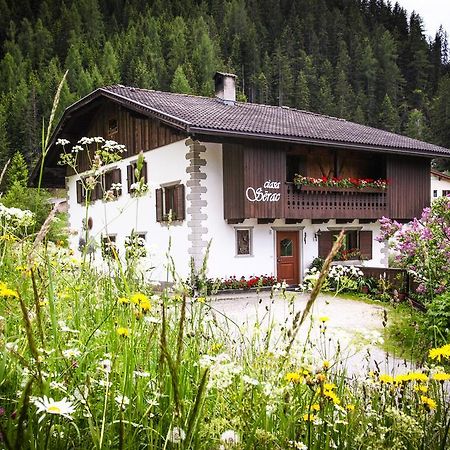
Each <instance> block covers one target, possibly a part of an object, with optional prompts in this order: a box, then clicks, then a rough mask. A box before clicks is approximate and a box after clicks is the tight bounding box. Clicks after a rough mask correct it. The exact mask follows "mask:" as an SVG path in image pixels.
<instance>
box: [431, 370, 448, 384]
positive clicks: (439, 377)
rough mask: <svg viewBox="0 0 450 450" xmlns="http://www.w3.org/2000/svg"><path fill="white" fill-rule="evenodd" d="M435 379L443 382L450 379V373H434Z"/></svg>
mask: <svg viewBox="0 0 450 450" xmlns="http://www.w3.org/2000/svg"><path fill="white" fill-rule="evenodd" d="M433 380H436V381H442V382H443V381H447V380H450V373H445V372H439V373H435V374H434V375H433Z"/></svg>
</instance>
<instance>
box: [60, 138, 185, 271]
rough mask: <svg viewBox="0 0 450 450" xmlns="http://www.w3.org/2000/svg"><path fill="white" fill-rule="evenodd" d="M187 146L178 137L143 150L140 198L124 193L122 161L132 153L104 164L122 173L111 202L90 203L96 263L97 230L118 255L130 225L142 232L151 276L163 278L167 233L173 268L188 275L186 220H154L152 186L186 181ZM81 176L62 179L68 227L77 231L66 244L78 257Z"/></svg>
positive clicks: (124, 163) (99, 259)
mask: <svg viewBox="0 0 450 450" xmlns="http://www.w3.org/2000/svg"><path fill="white" fill-rule="evenodd" d="M185 153H186V146H185V142H184V140H183V141H178V142H175V143H173V144H170V145H166V146H164V147H160V148H157V149H155V150H151V151H148V152H146V153H145V154H144V157H145V160H146V162H147V170H148V183H149V186H150V189H149V192H148V193H147V194H146V195H144V196H143V197H139V198H136V197H133V196H131V195H130V194H129V193H128V192H127V178H126V177H127V166H128V164H129V163H130V162H131V161H135V160H136V159H137V157H136V156H133V157H130V158H126V159H123V160H121V161H119V162H117V163H114V164H110V165H108V166H105V168H106V169H108V168H113V167H119V168H120V169H121V177H122V195H121V196H120V197H119V198H118V199H117V200H114V201H111V202H104V201H102V200H96V201H95V202H94V203H93V204H92V205H90V206H89V210H88V216H89V217H92V219H93V228H92V231H91V233H90V234H91V236H92V237H93V238H94V239H95V241H96V243H97V250H96V252H95V262H96V264H98V265H102V264H103V260H102V256H101V251H100V242H101V235H102V234H115V235H116V244H117V248H118V250H119V255H120V257H121V258H123V257H124V255H125V249H124V243H125V238H126V237H127V236H129V235H130V234H131V231H132V230H133V229H134V230H135V231H136V232H145V233H146V248H147V250H148V253H149V258H148V260H147V261H145V262H144V264H143V265H144V266H146V267H151V266H154V267H155V268H154V269H152V271H151V273H150V278H151V279H155V280H165V279H166V270H165V267H166V256H165V255H166V252H167V249H168V246H169V237H171V239H172V242H173V245H172V249H171V255H172V256H173V259H174V261H175V265H176V269H177V271H178V272H180V275H181V276H183V277H185V276H187V274H188V273H189V272H188V267H189V264H188V263H189V260H188V257H187V253H188V252H187V249H188V240H187V235H188V230H187V224H186V222H187V221H186V220H184V221H183V222H181V223H177V222H174V223H173V224H172V225H171V226H170V227H167V226H166V225H164V224H160V223H158V222H156V207H155V189H156V188H158V187H160V185H161V184H164V183H170V182H173V181H177V180H180V181H181V183H183V184H185V183H186V179H187V174H186V164H187V163H186V158H185ZM79 178H80V176H71V177H69V178H68V180H67V185H68V195H69V205H70V207H69V222H70V228H71V229H72V230H74V231H76V232H77V234H75V235H73V236H71V242H70V243H71V248H73V249H74V250H75V252H76V253H77V254H78V256H79V252H78V241H79V238H80V233H81V227H82V220H83V218H84V217H85V216H86V208H85V207H84V206H83V205H80V204H78V203H77V195H76V180H77V179H79Z"/></svg>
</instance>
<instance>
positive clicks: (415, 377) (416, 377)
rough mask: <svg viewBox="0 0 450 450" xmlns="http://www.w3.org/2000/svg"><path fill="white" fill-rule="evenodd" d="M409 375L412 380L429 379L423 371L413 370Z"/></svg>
mask: <svg viewBox="0 0 450 450" xmlns="http://www.w3.org/2000/svg"><path fill="white" fill-rule="evenodd" d="M408 377H409V379H410V380H411V381H428V377H427V376H426V375H425V374H424V373H422V372H411V373H409V374H408Z"/></svg>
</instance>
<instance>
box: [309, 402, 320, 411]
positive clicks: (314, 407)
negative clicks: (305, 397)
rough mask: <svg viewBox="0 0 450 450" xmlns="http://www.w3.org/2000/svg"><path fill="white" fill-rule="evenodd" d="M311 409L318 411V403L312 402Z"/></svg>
mask: <svg viewBox="0 0 450 450" xmlns="http://www.w3.org/2000/svg"><path fill="white" fill-rule="evenodd" d="M311 411H320V405H319V404H318V403H314V404H312V405H311Z"/></svg>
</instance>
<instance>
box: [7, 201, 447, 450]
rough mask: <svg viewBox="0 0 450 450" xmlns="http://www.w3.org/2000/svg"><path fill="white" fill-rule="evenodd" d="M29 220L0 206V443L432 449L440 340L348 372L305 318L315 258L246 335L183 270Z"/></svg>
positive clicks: (442, 438)
mask: <svg viewBox="0 0 450 450" xmlns="http://www.w3.org/2000/svg"><path fill="white" fill-rule="evenodd" d="M31 222H32V214H31V213H29V212H24V211H20V210H17V209H12V208H2V209H0V223H1V230H0V258H1V264H0V316H1V317H0V340H1V343H2V345H1V349H2V350H1V359H0V447H1V448H6V449H13V448H14V449H18V448H23V449H86V448H95V449H102V448H103V449H109V448H120V449H139V448H155V449H159V448H161V449H171V448H180V449H188V448H189V449H191V448H192V449H256V448H258V449H289V448H292V449H320V450H322V449H331V448H337V449H383V448H395V449H420V448H422V449H441V450H444V449H445V448H448V444H449V437H448V434H449V426H450V413H449V401H448V400H449V399H448V395H449V389H448V388H449V382H450V381H449V380H450V373H448V372H447V371H446V370H445V367H447V368H448V362H449V360H450V346H449V345H448V344H447V345H444V346H441V347H437V348H434V349H432V350H431V351H430V352H429V354H428V355H427V357H428V363H427V365H426V366H424V367H423V368H422V369H420V370H418V371H410V372H407V373H403V374H398V375H392V374H387V373H382V372H377V371H373V372H367V373H359V374H358V375H352V376H350V375H348V374H347V373H346V370H345V360H343V359H342V358H343V356H342V355H341V354H340V353H339V351H335V352H334V353H332V354H331V353H328V352H327V350H326V349H327V348H330V347H329V346H328V345H327V342H328V341H329V339H331V338H329V337H328V335H327V330H326V324H327V322H328V320H332V318H331V319H329V318H328V317H323V318H321V319H320V320H319V323H315V322H312V321H310V314H309V313H310V309H311V308H312V306H313V303H314V299H315V297H316V296H317V294H318V291H319V289H320V285H321V284H322V282H323V281H324V279H325V278H326V271H327V270H328V268H329V264H330V262H331V258H329V259H328V260H327V261H326V262H325V264H324V267H323V269H322V272H321V273H320V274H319V275H317V276H316V284H315V286H314V287H313V291H312V293H311V297H310V299H309V301H308V302H307V303H306V304H305V308H304V309H302V310H300V311H293V313H292V315H291V316H290V317H291V318H290V319H289V322H288V323H286V324H283V326H282V327H281V326H280V324H278V323H277V322H276V320H275V318H274V319H273V320H272V322H271V326H269V327H268V328H267V329H265V330H260V332H259V334H257V335H255V336H256V337H255V336H250V335H249V334H248V330H247V331H244V330H243V329H241V328H240V326H239V325H238V324H236V323H235V322H233V321H231V320H230V319H228V318H227V317H225V316H224V315H223V314H220V313H219V312H218V311H217V310H216V309H215V307H214V302H213V301H212V300H211V299H210V298H209V297H208V295H207V294H206V293H204V292H202V291H197V290H196V289H193V288H192V286H191V285H189V284H188V283H186V282H184V281H183V280H177V282H176V283H174V284H173V285H170V286H166V287H162V286H159V285H158V284H157V283H152V282H150V281H145V280H144V279H143V278H142V277H140V276H138V269H137V266H135V267H133V268H131V267H126V266H123V265H122V264H121V263H120V261H116V263H115V264H110V265H109V266H108V271H105V270H102V271H100V270H98V269H96V268H95V267H94V266H92V263H91V262H90V261H89V259H88V258H81V259H74V258H73V256H72V255H71V251H70V250H69V249H67V248H64V247H61V246H58V245H56V244H54V243H52V242H47V241H46V239H45V236H43V235H42V233H45V228H44V230H41V232H40V233H39V234H38V236H37V237H36V235H34V234H27V233H23V230H24V228H27V227H30V225H31ZM44 227H45V224H44ZM19 236H20V237H19ZM138 254H139V253H138ZM130 264H131V263H130ZM170 264H171V263H170V258H168V262H167V270H168V271H173V268H172V267H171V265H170ZM131 269H133V270H131ZM335 270H336V269H335ZM173 272H174V271H173ZM198 276H201V274H198ZM272 296H273V298H272V302H288V303H289V302H290V294H289V293H287V292H285V291H284V289H283V286H280V285H278V286H277V285H275V286H274V288H273V290H272ZM316 326H318V327H320V329H321V332H320V338H319V339H318V340H317V339H312V338H306V339H303V338H302V339H300V338H298V330H299V328H300V327H310V328H311V327H316ZM275 330H276V332H275ZM317 349H321V351H320V352H317Z"/></svg>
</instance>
